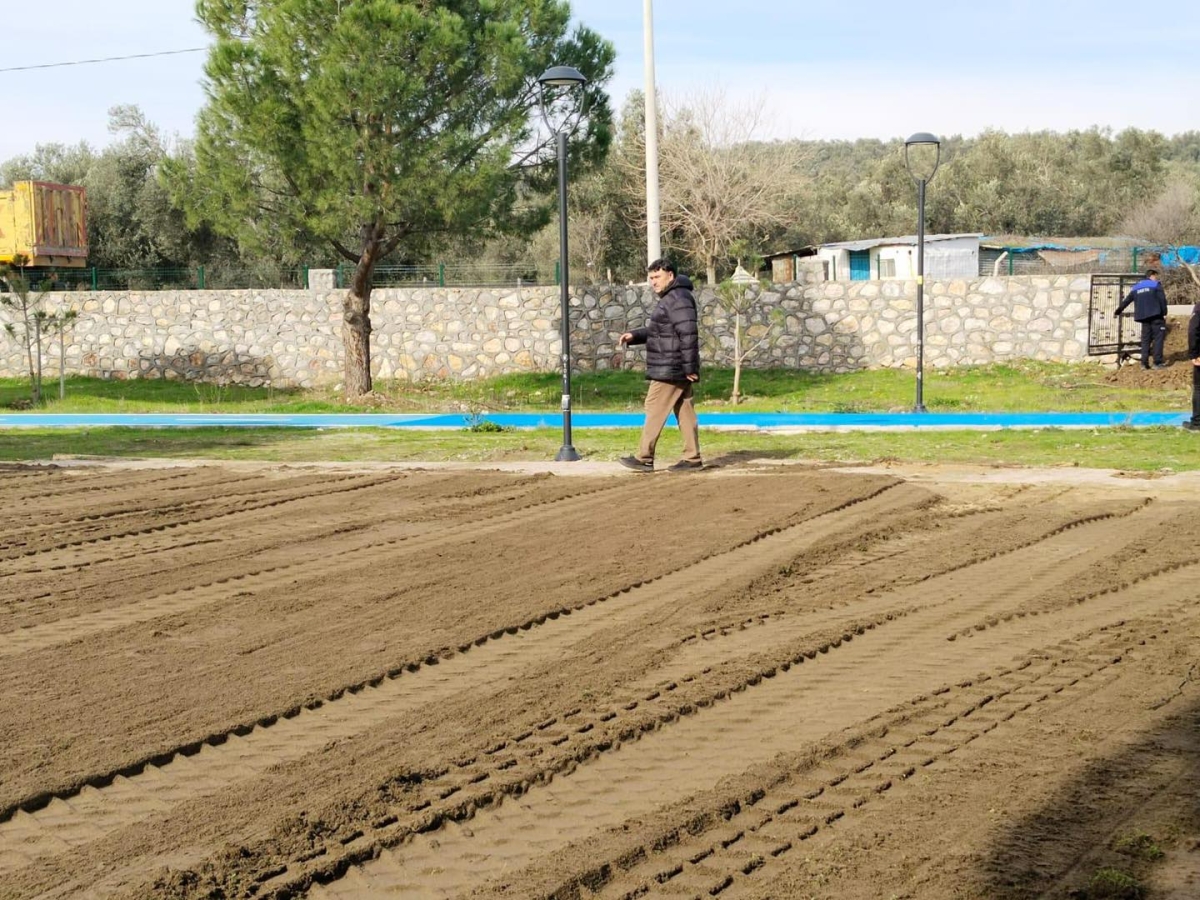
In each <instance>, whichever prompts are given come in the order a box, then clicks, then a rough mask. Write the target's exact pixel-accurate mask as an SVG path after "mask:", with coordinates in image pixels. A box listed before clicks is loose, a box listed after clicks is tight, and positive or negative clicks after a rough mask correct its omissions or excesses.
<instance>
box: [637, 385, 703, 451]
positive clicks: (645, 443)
mask: <svg viewBox="0 0 1200 900" xmlns="http://www.w3.org/2000/svg"><path fill="white" fill-rule="evenodd" d="M671 413H675V418H677V419H678V420H679V432H680V434H682V435H683V455H682V456H681V457H680V458H681V459H684V460H686V461H687V462H700V423H699V422H697V421H696V406H695V404H694V403H693V402H692V382H690V381H651V382H650V390H648V391H647V392H646V424H645V425H643V426H642V441H641V444H639V445H638V452H637V458H638V459H640V460H642V461H643V462H646V461H647V460H653V459H654V448H655V447H656V446H657V444H658V436H659V435H660V434H662V430H663V426H664V425H666V424H667V416H669V415H670V414H671Z"/></svg>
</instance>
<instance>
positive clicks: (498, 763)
mask: <svg viewBox="0 0 1200 900" xmlns="http://www.w3.org/2000/svg"><path fill="white" fill-rule="evenodd" d="M890 493H891V494H895V493H896V492H894V491H893V492H890ZM1137 508H1138V507H1137V506H1136V505H1133V506H1126V507H1124V511H1125V513H1126V514H1128V512H1129V511H1130V510H1136V509H1137ZM1110 518H1112V515H1111V514H1104V515H1101V516H1099V517H1097V516H1095V515H1093V516H1087V517H1085V519H1086V520H1087V521H1089V522H1092V521H1100V522H1103V521H1106V520H1107V519H1110ZM1070 530H1072V529H1071V528H1070V527H1069V526H1061V527H1060V528H1059V529H1055V531H1054V535H1057V534H1060V533H1063V532H1064V531H1070ZM834 533H836V530H835V531H834ZM847 539H848V540H854V538H853V537H852V532H848V533H847ZM1026 543H1027V542H1026ZM957 567H958V568H961V565H958V566H957ZM684 599H686V598H684ZM894 618H896V616H895V615H893V614H892V613H887V614H886V615H881V616H879V618H878V621H876V622H871V623H868V624H867V625H866V628H864V627H863V625H862V624H861V623H862V621H863V620H862V619H861V618H860V619H857V620H855V622H856V623H858V624H855V622H852V623H851V624H850V625H849V626H847V627H848V629H849V630H847V631H846V632H845V633H844V637H839V638H837V639H835V640H833V641H832V642H826V643H823V644H821V645H820V646H821V652H827V651H829V650H830V648H831V647H832V648H836V647H839V646H841V644H842V642H843V640H844V641H847V642H848V641H850V640H851V639H852V636H851V635H852V634H860V635H861V634H863V633H865V631H866V630H868V629H870V628H875V627H877V626H878V625H883V624H885V623H887V622H890V621H892V620H893V619H894ZM844 623H845V619H843V624H844ZM838 633H839V634H842V632H841V631H840V630H839V631H838ZM813 646H816V645H815V644H814V645H813ZM815 655H816V653H815V651H810V652H809V656H815ZM779 659H780V660H783V663H782V666H783V668H784V669H785V670H786V669H787V668H789V667H790V664H791V663H790V662H789V661H788V659H789V658H788V657H786V656H781V657H779ZM763 669H764V670H766V676H765V677H768V678H769V677H772V676H774V675H775V673H776V668H775V667H768V666H767V664H765V663H764V664H763ZM763 680H764V676H763V675H753V674H751V675H749V676H744V677H743V678H742V680H740V681H736V682H734V683H732V684H731V687H732V689H733V691H735V692H736V691H738V690H744V689H745V688H747V687H754V686H756V685H758V684H759V683H760V682H762V681H763ZM682 682H692V684H689V685H687V687H688V688H697V687H698V686H699V687H698V691H693V692H692V693H689V694H688V696H687V697H686V698H684V697H682V696H679V697H675V695H674V694H672V692H673V691H675V689H676V688H677V687H682V685H677V684H675V683H670V684H666V685H662V686H661V690H659V689H656V690H652V691H650V692H649V693H648V694H647V695H646V696H645V697H644V698H643V697H634V698H631V699H632V702H624V701H622V702H621V703H619V704H614V705H613V706H612V707H611V708H610V711H609V712H607V713H604V712H603V711H602V710H597V711H596V712H594V713H591V714H588V713H582V714H581V713H580V711H579V710H576V711H575V712H573V713H568V714H566V715H564V716H562V717H560V718H558V719H550V720H548V721H546V722H543V723H542V724H540V725H539V726H538V728H537V729H536V730H534V731H531V732H527V733H523V734H520V735H516V736H515V737H510V739H509V740H508V741H506V742H502V743H501V744H500V745H498V747H496V748H493V749H492V750H489V751H488V753H487V754H485V755H484V756H481V757H479V759H478V760H477V761H475V762H472V763H470V764H468V765H466V766H465V767H463V768H459V767H454V766H452V767H451V770H450V771H449V772H448V773H447V774H446V776H445V777H444V778H443V777H440V776H439V777H437V778H434V779H433V780H429V779H426V781H425V783H424V784H423V785H422V792H421V794H420V795H418V799H419V797H420V796H425V797H427V798H428V799H426V800H425V801H424V802H423V803H420V804H418V805H416V806H415V807H412V809H413V811H415V812H420V811H421V810H426V812H425V813H423V814H422V815H423V816H424V818H425V819H426V820H427V821H435V822H436V821H441V820H442V819H444V818H446V817H447V816H449V817H450V818H451V819H453V818H454V817H455V816H458V815H461V810H463V809H468V810H469V809H473V808H474V807H475V806H477V805H478V804H479V802H481V801H480V800H478V799H472V798H479V797H482V798H484V799H483V801H482V802H484V803H487V802H490V801H489V800H488V799H487V798H489V797H496V796H501V795H504V794H505V793H506V792H509V791H511V790H512V789H513V788H515V789H516V790H517V791H518V792H520V791H521V790H522V785H524V784H527V783H529V781H528V779H530V778H532V779H533V781H534V783H536V782H538V781H539V779H541V778H544V777H550V776H552V775H553V773H554V772H556V771H557V772H563V771H570V770H571V769H573V768H574V761H575V760H578V759H586V758H588V757H589V756H591V755H594V754H595V753H596V752H597V751H598V752H605V749H606V748H611V747H612V746H614V745H615V743H619V742H621V741H627V740H632V739H635V738H636V736H637V735H638V734H640V733H645V732H646V731H647V730H648V729H649V730H652V729H653V728H658V727H663V726H667V725H671V724H672V723H673V722H674V721H675V720H677V719H678V718H679V717H680V715H690V714H692V713H693V712H694V711H695V710H696V709H697V708H699V707H707V706H710V705H712V703H713V702H714V701H719V700H720V699H721V698H724V697H727V696H728V695H729V690H730V688H729V687H725V688H720V687H714V688H711V689H710V690H708V692H707V693H705V692H704V688H703V685H701V684H700V679H697V678H696V677H694V676H687V677H686V678H684V679H682ZM714 692H715V693H714ZM684 693H688V692H686V691H682V690H681V691H680V694H684ZM671 697H674V700H673V701H672V700H671V699H669V698H671ZM639 700H642V701H644V702H640V703H639V702H638V701H639ZM630 710H637V712H636V713H633V712H629V711H630ZM627 718H628V719H629V720H630V721H629V722H628V723H626V724H622V722H624V721H625V720H626V719H627ZM605 734H610V735H613V737H614V738H615V739H616V741H615V743H614V740H613V739H611V738H606V737H605ZM589 747H590V748H591V749H589ZM524 760H529V761H533V760H536V761H537V762H536V766H535V773H534V774H533V775H530V774H529V772H528V770H527V769H525V770H508V767H509V766H512V765H515V764H517V763H519V762H522V761H524ZM508 771H513V772H518V773H520V772H522V771H523V772H524V774H518V776H517V778H518V780H517V781H513V779H512V778H511V777H507V776H508ZM538 771H540V772H542V773H543V774H542V775H537V774H536V772H538ZM522 779H524V780H522ZM506 785H507V786H506ZM414 802H415V800H414ZM431 802H432V804H433V805H432V807H431V806H430V803H431ZM447 804H449V807H447ZM455 810H458V811H457V812H456V811H455ZM397 812H398V813H399V814H400V818H399V819H397V817H396V816H395V815H393V816H391V817H389V821H391V822H393V824H392V825H388V826H385V827H384V828H383V829H382V833H381V835H380V837H381V839H382V841H383V843H385V844H386V843H387V842H388V841H389V840H391V838H389V837H388V836H387V834H386V832H391V833H393V835H394V834H395V833H396V832H397V831H402V830H403V829H405V828H408V829H410V830H411V828H412V825H411V824H409V825H405V821H411V818H412V816H411V814H406V813H405V811H404V810H398V811H397ZM431 817H432V818H431ZM364 824H365V823H364ZM363 840H367V838H364V839H363ZM359 843H361V841H360V842H359Z"/></svg>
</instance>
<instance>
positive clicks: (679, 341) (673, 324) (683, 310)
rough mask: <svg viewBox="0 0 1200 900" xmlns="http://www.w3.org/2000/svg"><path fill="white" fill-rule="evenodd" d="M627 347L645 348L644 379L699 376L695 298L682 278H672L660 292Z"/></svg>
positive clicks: (685, 378)
mask: <svg viewBox="0 0 1200 900" xmlns="http://www.w3.org/2000/svg"><path fill="white" fill-rule="evenodd" d="M630 333H631V334H632V335H633V340H631V341H630V342H629V343H631V344H645V345H646V378H647V379H648V380H650V381H686V380H687V376H689V375H696V376H699V374H700V335H699V332H698V330H697V327H696V298H695V297H693V296H692V282H691V281H690V280H689V279H688V277H687V276H686V275H676V276H675V280H674V281H672V282H671V283H670V285H668V286H667V289H666V290H665V291H663V293H662V295H661V299H660V300H659V301H658V305H657V306H656V307H654V312H652V313H651V314H650V321H649V322H648V323H647V324H646V327H645V328H635V329H633V331H632V332H630Z"/></svg>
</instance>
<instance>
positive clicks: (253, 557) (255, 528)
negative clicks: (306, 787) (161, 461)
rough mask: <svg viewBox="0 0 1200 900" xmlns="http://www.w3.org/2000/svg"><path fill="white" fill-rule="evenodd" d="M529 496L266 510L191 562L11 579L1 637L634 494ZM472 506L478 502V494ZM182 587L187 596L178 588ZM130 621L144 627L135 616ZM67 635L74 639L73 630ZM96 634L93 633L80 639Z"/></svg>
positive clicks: (567, 491)
mask: <svg viewBox="0 0 1200 900" xmlns="http://www.w3.org/2000/svg"><path fill="white" fill-rule="evenodd" d="M526 487H529V488H531V490H529V491H528V492H526V491H524V490H522V491H513V492H511V493H505V494H502V495H501V496H499V497H495V496H491V492H489V493H488V494H487V495H485V499H484V503H483V508H479V506H470V505H466V503H467V502H469V500H468V501H461V502H457V503H446V502H445V501H444V500H443V498H441V497H438V496H437V495H436V494H435V495H432V496H430V495H429V494H428V493H426V492H421V493H420V494H419V495H418V496H417V497H416V498H412V499H411V500H410V499H409V497H408V496H407V492H405V493H401V494H400V496H399V497H396V496H393V494H392V493H391V492H387V493H382V494H375V495H373V496H371V497H369V498H367V497H359V498H356V501H358V502H356V503H355V504H354V505H355V507H356V509H357V514H356V515H354V516H353V517H347V516H346V515H345V514H344V513H336V514H335V512H334V511H336V510H339V509H341V507H332V508H330V509H322V508H318V509H316V510H314V511H313V513H311V514H304V515H298V516H297V514H296V513H292V514H290V517H298V518H299V521H298V522H296V523H293V522H291V521H288V520H284V519H281V518H280V517H279V516H278V514H277V511H276V510H275V508H273V507H268V508H264V509H261V510H258V511H257V512H256V514H254V515H253V516H250V517H247V518H243V519H242V520H241V521H240V522H239V523H238V528H237V531H236V533H234V534H233V535H230V534H227V533H225V529H224V525H225V523H224V522H221V523H219V525H220V526H221V532H220V534H219V538H220V540H219V541H214V540H208V541H206V542H205V549H204V551H203V552H202V553H196V552H188V550H189V548H190V547H194V546H196V543H197V542H180V543H178V544H176V545H175V546H173V547H167V548H166V549H164V550H163V551H162V552H161V553H159V554H156V555H155V557H153V558H152V559H143V558H142V556H141V555H140V554H137V553H131V554H128V555H124V556H119V557H115V558H113V557H108V558H102V559H94V558H93V559H92V561H91V562H90V563H89V564H88V565H87V566H86V567H85V568H81V569H79V570H76V571H72V572H71V573H70V575H69V577H68V576H66V575H60V576H58V577H56V578H55V579H53V581H51V582H50V584H51V585H53V586H54V589H53V590H49V591H47V590H46V587H47V579H46V578H45V577H44V575H43V574H41V573H35V574H31V575H25V576H11V577H10V578H8V579H6V590H7V591H8V597H7V598H6V599H5V600H4V601H2V602H0V633H3V632H5V631H8V632H12V631H14V630H15V629H17V628H23V627H24V628H28V627H31V626H35V625H36V624H37V623H39V622H43V621H44V622H46V623H47V624H50V623H52V622H56V621H58V620H60V619H64V618H70V617H72V616H84V615H87V614H89V612H94V613H95V614H96V615H97V616H98V621H101V622H102V621H104V620H105V619H106V618H108V617H111V616H112V615H113V613H114V610H113V607H114V606H117V605H119V606H122V607H126V608H127V610H128V611H130V612H133V611H135V610H136V608H137V606H138V604H137V603H134V604H130V603H129V601H128V598H129V597H130V596H137V595H138V594H150V597H149V598H148V600H147V601H144V602H149V603H150V604H151V605H154V604H157V603H158V602H159V600H161V599H164V598H166V597H172V598H178V596H179V594H180V593H181V592H182V591H185V590H193V589H198V590H203V589H208V588H212V587H213V586H214V585H216V584H219V583H220V584H228V583H229V582H231V581H232V580H236V579H245V578H254V577H256V576H258V575H260V574H262V573H265V572H268V571H269V570H273V572H271V574H275V573H279V572H280V571H281V570H282V569H286V568H287V567H290V566H294V565H301V566H306V567H307V569H308V570H309V571H312V570H313V566H314V565H315V566H316V567H317V568H320V566H321V563H322V561H323V560H327V559H329V558H330V557H339V556H342V555H344V554H345V553H347V552H352V551H354V550H366V551H374V550H377V549H386V548H389V547H399V546H401V543H402V542H403V541H405V540H407V539H408V538H409V537H413V536H419V535H421V534H424V533H427V532H432V531H434V530H435V529H436V527H437V526H441V525H445V527H449V528H453V529H457V530H456V531H455V532H454V533H455V534H458V535H459V536H463V535H467V534H469V532H470V530H471V529H472V528H473V527H479V523H482V524H483V527H485V528H490V527H491V524H492V522H494V521H495V520H497V519H498V518H502V519H503V520H504V521H512V518H511V517H513V516H525V515H529V514H530V513H531V511H535V510H537V509H538V508H541V507H545V506H546V505H547V504H552V503H556V502H561V501H572V500H575V499H577V498H584V497H588V496H593V495H595V496H599V495H602V494H608V493H613V494H614V496H618V497H619V496H621V495H623V494H628V493H630V492H631V486H630V485H629V484H628V482H626V483H625V484H624V485H619V484H616V483H612V482H601V483H600V484H592V485H588V484H587V483H572V482H571V481H561V480H560V481H557V482H546V481H545V480H544V479H543V480H541V481H540V482H537V483H532V482H531V483H530V484H528V485H526ZM472 496H473V497H475V498H478V497H479V494H478V493H474V494H473V495H472ZM456 499H460V500H461V498H456ZM322 500H323V498H321V497H316V498H314V501H315V502H317V503H321V502H322ZM431 507H432V509H431ZM533 514H537V513H536V512H534V513H533ZM448 534H449V532H448ZM218 566H219V569H220V572H221V575H220V577H218V578H213V577H212V570H213V569H214V568H216V567H218ZM321 570H322V571H324V570H323V569H321ZM192 572H196V573H198V574H196V575H193V574H191V573H192ZM181 584H183V585H189V587H188V588H182V589H181V588H178V587H177V586H178V585H181ZM163 585H170V588H169V589H168V590H166V591H163V588H162V586H163ZM222 596H228V594H223V595H222ZM203 602H205V601H201V603H203ZM5 613H7V622H6V620H5V616H4V614H5ZM123 621H126V622H128V621H145V619H143V618H142V617H140V616H137V615H135V616H134V617H133V618H132V619H129V618H126V619H124V620H123ZM8 623H11V624H8ZM64 627H65V628H67V629H68V630H69V631H71V630H72V629H71V626H69V625H64ZM91 630H92V629H90V628H88V627H87V626H85V627H84V629H83V631H82V632H80V633H81V634H85V633H89V632H90V631H91ZM76 636H77V635H76ZM0 643H2V641H0ZM2 654H3V651H0V655H2Z"/></svg>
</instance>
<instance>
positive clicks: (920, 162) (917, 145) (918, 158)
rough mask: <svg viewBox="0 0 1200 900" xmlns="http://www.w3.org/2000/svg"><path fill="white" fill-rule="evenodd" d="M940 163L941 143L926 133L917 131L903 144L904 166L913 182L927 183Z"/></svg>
mask: <svg viewBox="0 0 1200 900" xmlns="http://www.w3.org/2000/svg"><path fill="white" fill-rule="evenodd" d="M941 161H942V142H941V141H940V140H938V139H937V137H936V136H934V135H932V134H930V133H929V132H928V131H918V132H917V133H916V134H914V135H913V136H912V137H910V138H909V139H908V140H907V141H905V142H904V165H905V167H906V168H907V169H908V174H909V175H911V176H912V178H913V180H915V181H925V182H929V181H931V180H932V179H933V175H934V173H935V172H937V169H938V165H939V164H940V163H941Z"/></svg>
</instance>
